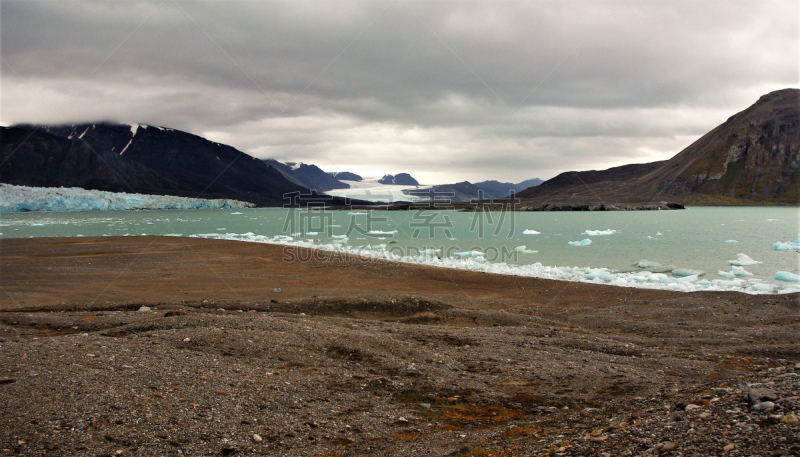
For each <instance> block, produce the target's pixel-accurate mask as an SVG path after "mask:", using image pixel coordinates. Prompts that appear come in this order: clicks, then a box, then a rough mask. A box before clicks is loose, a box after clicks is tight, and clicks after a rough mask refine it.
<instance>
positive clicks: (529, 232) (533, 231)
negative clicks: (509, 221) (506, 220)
mask: <svg viewBox="0 0 800 457" xmlns="http://www.w3.org/2000/svg"><path fill="white" fill-rule="evenodd" d="M541 233H542V232H537V231H536V230H533V229H525V230H523V231H522V234H523V235H540V234H541Z"/></svg>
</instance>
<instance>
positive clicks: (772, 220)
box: [767, 219, 783, 222]
mask: <svg viewBox="0 0 800 457" xmlns="http://www.w3.org/2000/svg"><path fill="white" fill-rule="evenodd" d="M767 222H783V219H767Z"/></svg>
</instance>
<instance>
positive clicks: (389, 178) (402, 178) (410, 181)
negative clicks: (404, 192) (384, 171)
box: [378, 173, 419, 186]
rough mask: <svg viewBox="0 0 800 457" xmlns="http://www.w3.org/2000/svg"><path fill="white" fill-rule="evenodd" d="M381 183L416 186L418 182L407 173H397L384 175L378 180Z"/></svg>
mask: <svg viewBox="0 0 800 457" xmlns="http://www.w3.org/2000/svg"><path fill="white" fill-rule="evenodd" d="M378 182H379V183H381V184H396V185H401V186H418V185H419V182H417V180H416V179H414V178H413V177H412V176H411V175H410V174H408V173H398V174H396V175H385V176H384V177H383V178H381V179H380V180H379V181H378Z"/></svg>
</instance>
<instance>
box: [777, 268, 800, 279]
mask: <svg viewBox="0 0 800 457" xmlns="http://www.w3.org/2000/svg"><path fill="white" fill-rule="evenodd" d="M775 279H777V280H778V281H786V282H800V275H797V274H794V273H790V272H788V271H778V272H776V273H775Z"/></svg>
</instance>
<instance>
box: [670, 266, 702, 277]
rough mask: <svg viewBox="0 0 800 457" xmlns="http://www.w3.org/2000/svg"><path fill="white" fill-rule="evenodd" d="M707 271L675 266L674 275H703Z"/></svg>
mask: <svg viewBox="0 0 800 457" xmlns="http://www.w3.org/2000/svg"><path fill="white" fill-rule="evenodd" d="M704 274H706V272H705V271H701V270H692V269H690V268H673V269H672V276H680V277H688V276H703V275H704Z"/></svg>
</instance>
